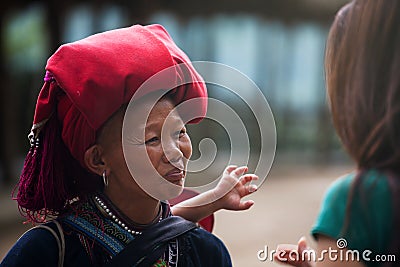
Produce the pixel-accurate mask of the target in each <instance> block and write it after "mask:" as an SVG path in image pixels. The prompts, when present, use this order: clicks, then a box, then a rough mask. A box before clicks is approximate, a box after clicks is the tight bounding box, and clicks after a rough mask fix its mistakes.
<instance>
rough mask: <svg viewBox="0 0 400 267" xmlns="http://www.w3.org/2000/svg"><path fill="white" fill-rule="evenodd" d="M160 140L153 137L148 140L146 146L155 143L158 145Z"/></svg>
mask: <svg viewBox="0 0 400 267" xmlns="http://www.w3.org/2000/svg"><path fill="white" fill-rule="evenodd" d="M158 140H159V139H158V137H152V138H150V139H148V140H146V141H145V142H144V143H145V144H146V145H149V144H154V143H156V142H157V141H158Z"/></svg>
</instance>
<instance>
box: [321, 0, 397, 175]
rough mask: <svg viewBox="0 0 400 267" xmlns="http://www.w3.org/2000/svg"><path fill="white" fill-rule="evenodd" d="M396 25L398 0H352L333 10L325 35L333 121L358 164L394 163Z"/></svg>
mask: <svg viewBox="0 0 400 267" xmlns="http://www.w3.org/2000/svg"><path fill="white" fill-rule="evenodd" d="M341 17H342V18H341ZM344 17H345V19H344ZM346 21H347V22H351V23H345V22H346ZM343 23H345V24H346V25H345V26H346V27H343ZM399 25H400V2H399V1H398V0H382V1H381V0H379V1H376V0H356V1H353V2H352V3H351V4H349V5H348V6H347V7H346V8H345V9H344V10H342V12H339V14H338V16H337V18H336V21H335V24H334V26H333V27H332V30H331V32H330V34H329V37H328V43H327V49H326V61H325V69H326V78H327V79H326V81H327V89H328V94H329V97H330V105H331V112H332V117H333V123H334V125H335V128H336V130H337V133H338V135H339V137H340V139H341V141H342V143H343V145H344V146H345V148H346V149H347V151H348V153H349V154H350V155H351V156H352V157H353V158H354V160H355V161H356V163H357V164H358V167H360V168H372V167H373V168H384V169H391V170H393V169H396V170H398V169H399V165H400V164H399V163H400V138H399V137H400V74H399V72H400V49H399V48H400V27H399Z"/></svg>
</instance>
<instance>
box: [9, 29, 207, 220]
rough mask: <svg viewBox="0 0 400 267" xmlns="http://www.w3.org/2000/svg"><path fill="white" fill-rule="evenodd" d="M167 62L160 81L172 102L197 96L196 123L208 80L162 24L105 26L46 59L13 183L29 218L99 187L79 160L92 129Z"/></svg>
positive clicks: (204, 105) (202, 112)
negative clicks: (26, 142)
mask: <svg viewBox="0 0 400 267" xmlns="http://www.w3.org/2000/svg"><path fill="white" fill-rule="evenodd" d="M171 67H172V69H173V70H174V71H173V72H169V74H170V75H167V76H165V77H163V81H162V83H160V86H163V87H165V88H173V89H172V90H171V91H169V94H170V96H171V97H172V99H173V100H174V102H175V104H179V103H181V102H183V101H186V100H189V99H191V98H200V99H202V100H201V101H199V102H196V103H198V104H197V106H194V107H191V112H195V113H196V116H197V118H198V119H195V120H193V121H191V123H196V122H198V121H200V120H201V118H202V117H204V116H205V113H206V109H207V89H206V85H205V83H204V82H203V80H202V77H201V76H200V75H199V74H198V73H197V71H196V70H195V69H194V67H193V66H192V63H191V62H190V60H189V58H188V56H187V55H186V54H185V53H184V52H183V51H182V50H181V49H180V48H178V47H177V46H176V44H175V43H174V41H173V40H172V39H171V37H170V35H169V34H168V33H167V31H166V30H165V29H164V28H163V27H162V26H161V25H158V24H154V25H148V26H142V25H134V26H131V27H126V28H121V29H116V30H111V31H106V32H103V33H98V34H94V35H92V36H89V37H87V38H84V39H82V40H79V41H76V42H72V43H67V44H64V45H62V46H60V47H59V49H58V50H57V51H56V52H55V53H54V54H53V55H52V56H51V57H50V58H49V59H48V61H47V65H46V76H45V79H44V80H45V82H44V85H43V87H42V89H41V91H40V93H39V97H38V99H37V103H36V108H35V114H34V120H33V127H32V131H31V133H30V135H29V138H30V141H31V149H30V151H29V152H28V155H27V157H26V159H25V162H24V167H23V170H22V173H21V177H20V181H19V184H18V194H17V197H16V199H17V201H18V204H19V207H20V209H21V210H22V211H23V213H24V214H25V215H27V216H28V217H29V219H31V220H34V221H38V220H40V216H44V217H46V216H47V215H49V214H50V215H52V214H59V213H60V212H61V211H63V209H64V208H65V206H66V205H67V204H68V202H69V201H72V199H74V198H76V197H80V196H82V195H83V194H86V193H88V192H90V191H94V190H96V189H97V188H98V184H99V181H100V178H99V177H94V175H93V174H91V173H89V172H88V171H87V170H86V169H85V166H84V162H83V159H84V153H85V151H86V150H87V149H88V148H89V147H90V146H91V145H93V144H94V143H95V141H96V132H97V131H98V130H99V129H100V127H101V126H102V125H103V124H104V123H105V122H106V121H107V120H108V118H110V117H111V116H112V114H113V113H115V112H116V111H117V110H118V109H119V108H120V107H121V106H122V105H123V104H126V103H128V102H129V101H130V99H131V98H132V96H133V95H134V93H135V92H136V91H137V90H138V88H139V87H140V86H141V85H142V84H143V83H144V82H145V81H146V80H147V79H149V78H150V77H152V76H153V75H155V74H156V73H158V72H160V71H162V70H165V69H167V68H171ZM185 80H189V81H191V82H190V83H187V84H186V82H185ZM174 85H176V86H174ZM158 89H162V88H159V87H154V88H151V89H148V90H158ZM145 93H146V92H145ZM149 93H150V92H149Z"/></svg>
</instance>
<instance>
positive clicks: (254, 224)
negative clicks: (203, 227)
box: [0, 166, 351, 267]
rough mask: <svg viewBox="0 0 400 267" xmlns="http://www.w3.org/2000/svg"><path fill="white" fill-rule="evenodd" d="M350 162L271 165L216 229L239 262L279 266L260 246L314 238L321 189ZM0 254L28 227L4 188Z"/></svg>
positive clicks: (0, 203)
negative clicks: (246, 201) (243, 204)
mask: <svg viewBox="0 0 400 267" xmlns="http://www.w3.org/2000/svg"><path fill="white" fill-rule="evenodd" d="M350 170H351V166H334V167H332V166H331V167H312V168H310V167H307V166H299V167H293V166H291V167H290V168H289V167H287V168H286V167H284V166H281V167H279V168H274V167H273V168H272V170H271V172H270V174H269V176H268V178H267V180H266V181H265V182H264V183H263V185H262V186H261V188H259V190H258V191H257V192H255V193H254V194H253V195H252V196H251V197H250V199H253V200H254V201H255V205H254V206H253V207H252V208H251V209H250V210H248V211H242V212H231V211H219V212H217V213H216V214H215V228H214V231H213V233H214V234H215V235H217V236H218V237H219V238H220V239H222V241H224V243H225V244H226V246H227V248H228V250H229V252H230V254H231V257H232V261H233V265H234V266H237V267H242V266H243V267H251V266H280V265H278V264H276V263H274V262H272V261H271V260H270V259H269V258H268V259H267V260H265V261H260V260H258V257H257V252H258V251H259V250H263V249H265V248H266V247H267V248H268V250H269V252H270V250H273V249H275V248H276V246H277V245H278V244H280V243H296V242H297V240H298V239H299V238H300V237H301V236H302V235H304V236H306V238H307V239H308V240H309V241H310V245H311V246H312V245H313V241H312V239H311V237H310V235H309V231H310V228H311V226H312V224H313V222H314V220H315V218H316V216H317V213H318V210H319V207H320V203H321V200H322V197H323V194H324V192H325V190H326V188H327V187H328V185H329V184H330V183H331V182H332V181H333V180H334V179H335V178H337V177H338V176H341V175H343V174H345V173H347V172H349V171H350ZM0 194H1V195H0V260H1V259H2V258H3V257H4V255H5V254H6V253H7V251H8V250H9V248H10V247H11V246H12V244H13V243H14V242H15V241H16V240H17V238H18V237H19V236H20V235H21V234H22V233H23V232H24V231H25V230H26V229H27V228H28V227H29V226H28V225H23V224H22V219H21V218H20V216H19V214H18V210H17V207H16V205H15V203H14V202H13V201H11V200H10V197H9V196H10V194H9V192H8V191H6V190H4V189H3V190H1V191H0Z"/></svg>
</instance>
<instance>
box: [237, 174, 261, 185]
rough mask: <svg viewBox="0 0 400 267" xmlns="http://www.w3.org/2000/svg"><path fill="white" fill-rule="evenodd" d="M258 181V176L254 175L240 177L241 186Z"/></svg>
mask: <svg viewBox="0 0 400 267" xmlns="http://www.w3.org/2000/svg"><path fill="white" fill-rule="evenodd" d="M256 180H258V176H257V175H255V174H245V175H243V176H242V177H240V182H241V183H242V185H245V184H247V183H249V182H251V181H256Z"/></svg>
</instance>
